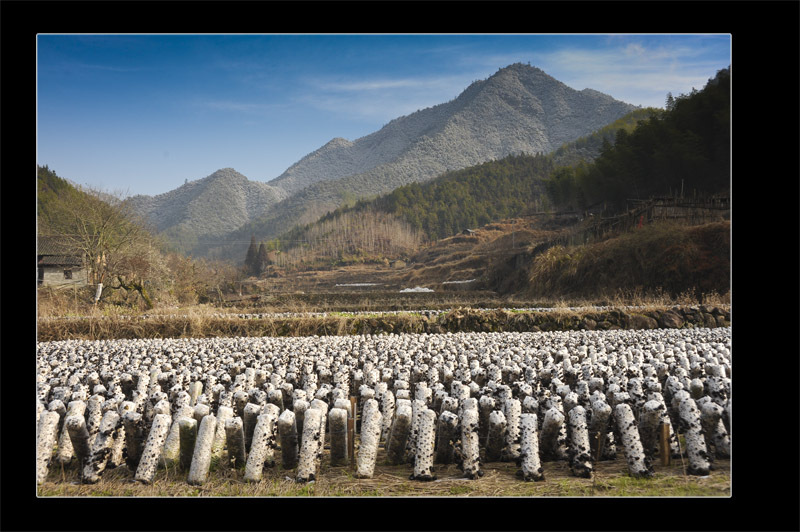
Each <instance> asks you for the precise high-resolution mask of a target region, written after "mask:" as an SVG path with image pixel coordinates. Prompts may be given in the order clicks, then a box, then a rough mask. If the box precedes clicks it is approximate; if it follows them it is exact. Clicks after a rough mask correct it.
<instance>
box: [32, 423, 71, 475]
mask: <svg viewBox="0 0 800 532" xmlns="http://www.w3.org/2000/svg"><path fill="white" fill-rule="evenodd" d="M76 417H77V416H76ZM59 419H60V416H59V415H58V412H53V411H52V410H44V411H42V413H41V414H40V415H39V423H38V426H39V431H38V435H37V437H36V483H37V484H41V483H42V482H44V480H45V479H46V478H47V471H48V468H49V467H50V461H51V460H52V458H53V449H54V447H55V446H56V442H57V433H58V420H59Z"/></svg>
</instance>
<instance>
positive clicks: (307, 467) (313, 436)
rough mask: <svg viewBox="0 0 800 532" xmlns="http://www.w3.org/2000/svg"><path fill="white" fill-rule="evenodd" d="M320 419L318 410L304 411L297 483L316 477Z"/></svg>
mask: <svg viewBox="0 0 800 532" xmlns="http://www.w3.org/2000/svg"><path fill="white" fill-rule="evenodd" d="M295 406H296V405H295ZM321 419H322V410H319V409H318V408H308V409H306V411H305V419H304V422H303V437H302V438H301V441H300V459H299V463H298V465H297V481H298V482H310V481H312V480H315V479H316V477H317V461H318V459H319V458H318V456H319V446H320V440H319V436H320V427H321V425H322V422H321Z"/></svg>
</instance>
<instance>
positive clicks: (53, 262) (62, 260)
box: [38, 255, 81, 266]
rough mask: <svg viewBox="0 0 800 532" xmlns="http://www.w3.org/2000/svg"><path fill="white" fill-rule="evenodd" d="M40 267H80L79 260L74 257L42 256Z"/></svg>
mask: <svg viewBox="0 0 800 532" xmlns="http://www.w3.org/2000/svg"><path fill="white" fill-rule="evenodd" d="M38 264H39V265H40V266H81V259H80V258H78V257H76V256H75V255H43V256H42V258H41V259H39V262H38Z"/></svg>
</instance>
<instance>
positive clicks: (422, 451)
mask: <svg viewBox="0 0 800 532" xmlns="http://www.w3.org/2000/svg"><path fill="white" fill-rule="evenodd" d="M428 390H430V389H429V388H428ZM435 445H436V412H434V411H433V410H431V409H430V408H426V409H425V410H424V411H423V412H422V416H420V424H419V437H418V438H417V453H416V458H415V460H414V474H413V475H412V479H413V480H425V481H428V480H435V479H436V477H435V476H434V474H433V451H434V448H435Z"/></svg>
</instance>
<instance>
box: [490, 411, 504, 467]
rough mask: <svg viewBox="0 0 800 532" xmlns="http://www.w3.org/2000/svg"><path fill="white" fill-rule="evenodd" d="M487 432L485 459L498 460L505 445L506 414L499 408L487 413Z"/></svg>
mask: <svg viewBox="0 0 800 532" xmlns="http://www.w3.org/2000/svg"><path fill="white" fill-rule="evenodd" d="M488 425H489V429H488V433H487V435H486V455H485V456H486V461H487V462H499V461H500V460H501V459H502V457H503V454H502V453H503V449H504V448H505V446H506V428H507V423H506V416H505V414H503V412H501V411H500V410H494V411H492V413H491V414H489V420H488Z"/></svg>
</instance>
